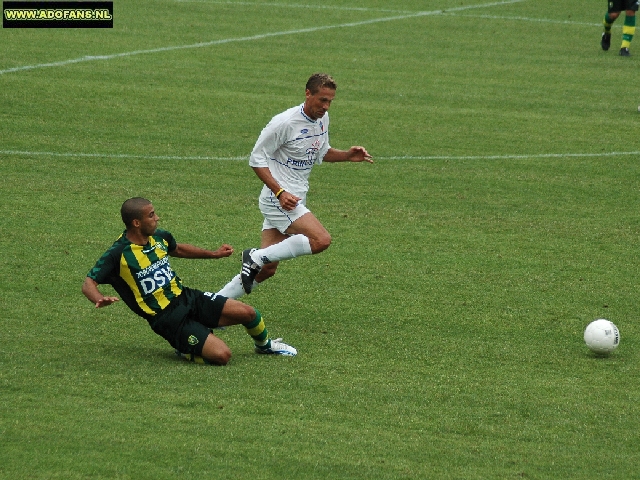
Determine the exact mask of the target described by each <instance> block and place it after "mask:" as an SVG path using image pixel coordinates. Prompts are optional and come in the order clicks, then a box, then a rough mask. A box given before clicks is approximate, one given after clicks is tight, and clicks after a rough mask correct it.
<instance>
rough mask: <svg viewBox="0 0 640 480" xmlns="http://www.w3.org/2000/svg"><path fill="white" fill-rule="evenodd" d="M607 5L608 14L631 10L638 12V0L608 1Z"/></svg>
mask: <svg viewBox="0 0 640 480" xmlns="http://www.w3.org/2000/svg"><path fill="white" fill-rule="evenodd" d="M607 4H608V5H609V10H607V12H608V13H615V12H622V11H626V10H633V11H634V12H637V11H638V0H609V1H608V2H607Z"/></svg>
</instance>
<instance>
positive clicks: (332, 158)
mask: <svg viewBox="0 0 640 480" xmlns="http://www.w3.org/2000/svg"><path fill="white" fill-rule="evenodd" d="M323 160H324V161H325V162H368V163H373V158H372V157H371V155H369V152H367V149H366V148H364V147H360V146H354V147H351V148H350V149H349V150H338V149H336V148H330V149H329V150H328V151H327V153H326V155H325V156H324V159H323Z"/></svg>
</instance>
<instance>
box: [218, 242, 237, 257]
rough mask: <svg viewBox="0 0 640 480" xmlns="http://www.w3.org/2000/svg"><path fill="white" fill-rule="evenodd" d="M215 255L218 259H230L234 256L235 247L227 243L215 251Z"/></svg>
mask: <svg viewBox="0 0 640 480" xmlns="http://www.w3.org/2000/svg"><path fill="white" fill-rule="evenodd" d="M215 254H216V258H224V257H230V256H231V255H232V254H233V247H232V246H231V245H227V244H226V243H225V244H223V245H221V246H220V248H218V249H217V250H216V251H215Z"/></svg>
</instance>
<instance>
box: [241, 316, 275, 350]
mask: <svg viewBox="0 0 640 480" xmlns="http://www.w3.org/2000/svg"><path fill="white" fill-rule="evenodd" d="M244 328H246V329H247V333H248V334H249V335H251V337H253V341H254V342H255V344H256V347H268V346H270V343H271V341H270V340H269V332H268V331H267V327H266V326H265V325H264V320H262V315H261V314H260V312H259V311H258V310H256V318H255V320H254V321H253V322H251V323H248V324H246V325H245V326H244Z"/></svg>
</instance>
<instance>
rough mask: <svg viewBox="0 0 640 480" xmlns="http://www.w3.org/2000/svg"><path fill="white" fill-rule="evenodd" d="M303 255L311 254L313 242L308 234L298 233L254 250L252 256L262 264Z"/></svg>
mask: <svg viewBox="0 0 640 480" xmlns="http://www.w3.org/2000/svg"><path fill="white" fill-rule="evenodd" d="M301 255H311V244H310V243H309V239H308V238H307V237H306V236H304V235H301V234H298V235H292V236H291V237H289V238H285V239H284V240H283V241H281V242H280V243H276V244H275V245H271V246H269V247H266V248H260V249H258V250H256V251H254V252H253V254H251V258H253V261H254V262H256V263H257V264H258V265H261V266H262V265H264V264H265V263H271V262H279V261H281V260H289V259H291V258H296V257H299V256H301Z"/></svg>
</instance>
